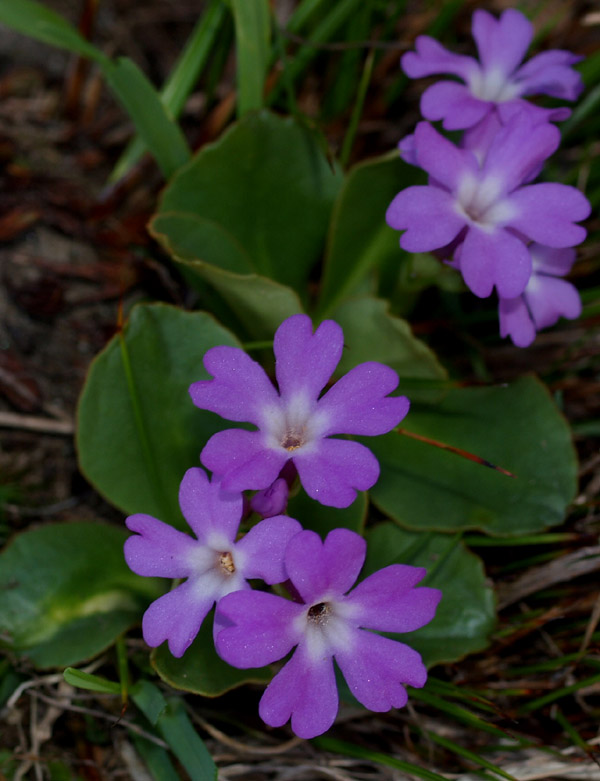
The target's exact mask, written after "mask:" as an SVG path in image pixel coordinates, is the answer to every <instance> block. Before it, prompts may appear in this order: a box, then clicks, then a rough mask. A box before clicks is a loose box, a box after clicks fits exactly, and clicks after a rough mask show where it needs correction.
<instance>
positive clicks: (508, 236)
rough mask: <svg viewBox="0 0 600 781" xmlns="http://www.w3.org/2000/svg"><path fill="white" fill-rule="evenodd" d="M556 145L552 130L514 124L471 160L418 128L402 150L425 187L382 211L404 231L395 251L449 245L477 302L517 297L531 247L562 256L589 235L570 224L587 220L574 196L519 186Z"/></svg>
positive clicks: (467, 152) (518, 120) (555, 187)
mask: <svg viewBox="0 0 600 781" xmlns="http://www.w3.org/2000/svg"><path fill="white" fill-rule="evenodd" d="M559 140H560V134H559V132H558V130H557V129H556V128H555V127H554V125H549V124H547V123H542V124H539V123H538V124H534V123H532V122H531V121H528V120H526V119H524V118H523V117H522V116H513V117H512V118H511V120H510V121H509V122H508V124H506V125H504V126H502V127H500V129H499V130H498V132H497V133H495V135H494V137H493V139H486V141H485V145H486V146H487V149H486V148H485V146H484V145H480V148H479V149H478V150H477V154H476V153H475V152H474V151H473V150H471V149H459V148H457V147H456V146H454V144H452V143H451V142H450V141H448V140H447V139H445V138H444V137H443V136H441V135H440V134H439V133H437V132H436V131H435V130H434V129H433V127H431V125H430V124H429V123H427V122H421V123H419V124H418V125H417V128H416V131H415V134H414V138H413V139H411V140H410V141H409V142H408V143H407V144H406V149H407V153H408V154H409V156H410V157H411V158H412V159H413V160H414V161H415V162H416V163H417V164H418V165H419V166H420V167H421V168H424V169H425V171H427V173H428V174H429V175H430V183H429V185H426V186H416V187H408V188H407V189H405V190H403V191H402V192H400V193H399V194H398V195H397V196H396V197H395V198H394V200H393V201H392V203H391V204H390V206H389V208H388V210H387V214H386V220H387V223H388V225H390V226H391V227H392V228H395V229H396V230H405V231H406V233H404V234H403V235H402V236H401V238H400V246H402V247H403V248H404V249H405V250H408V251H409V252H428V251H430V250H434V249H439V248H442V247H446V246H447V245H450V244H453V247H458V250H457V251H458V253H459V257H460V268H461V271H462V275H463V277H464V280H465V283H466V284H467V286H468V287H469V288H470V289H471V290H472V291H473V293H475V295H477V296H480V297H481V298H484V297H486V296H489V295H490V293H491V292H492V290H493V288H494V286H496V288H497V291H498V295H499V296H501V297H502V298H515V297H516V296H519V295H521V293H522V292H523V291H524V290H525V287H526V285H527V283H528V282H529V278H530V276H531V269H532V266H531V258H530V255H529V250H528V249H527V241H528V240H531V241H534V242H539V243H540V244H544V245H547V246H550V247H555V248H561V247H570V246H573V245H574V244H578V243H579V242H581V241H583V239H584V238H585V235H586V232H585V229H584V228H582V227H581V226H579V225H575V224H574V223H575V222H577V221H578V220H583V219H585V218H586V217H587V216H588V215H589V213H590V205H589V203H588V201H587V199H586V198H585V196H584V195H583V194H582V193H581V192H579V190H577V189H575V188H574V187H569V186H567V185H564V184H556V183H542V184H526V185H524V184H523V183H526V182H529V181H530V180H531V177H532V174H533V173H535V172H536V171H537V170H539V167H540V165H541V163H542V162H543V161H544V160H545V159H546V158H547V157H549V155H551V154H552V152H554V150H555V149H556V147H557V146H558V143H559ZM456 259H458V258H457V256H455V260H456Z"/></svg>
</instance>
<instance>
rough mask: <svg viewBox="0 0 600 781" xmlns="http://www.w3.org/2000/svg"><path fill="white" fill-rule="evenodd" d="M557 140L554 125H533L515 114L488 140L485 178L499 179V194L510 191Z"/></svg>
mask: <svg viewBox="0 0 600 781" xmlns="http://www.w3.org/2000/svg"><path fill="white" fill-rule="evenodd" d="M559 143H560V132H559V130H558V128H556V127H555V126H554V125H550V124H549V123H547V122H545V123H542V124H537V125H536V124H533V123H532V122H531V121H530V120H528V119H526V118H525V119H524V118H523V116H522V115H515V116H514V117H513V118H512V119H511V120H510V122H509V123H508V124H507V125H505V126H503V127H501V128H500V129H499V130H498V132H497V133H496V135H495V136H494V138H493V139H492V142H491V144H490V146H489V148H488V152H487V155H486V157H485V163H484V172H485V177H486V179H487V178H488V177H495V178H496V179H498V181H500V182H502V192H503V193H508V192H512V191H513V190H514V189H515V188H517V187H520V186H521V185H522V184H523V183H524V182H525V181H529V179H530V178H531V172H532V171H538V170H539V167H540V165H541V164H542V163H543V161H544V160H546V158H548V157H550V155H551V154H552V153H553V152H555V151H556V149H557V148H558V145H559Z"/></svg>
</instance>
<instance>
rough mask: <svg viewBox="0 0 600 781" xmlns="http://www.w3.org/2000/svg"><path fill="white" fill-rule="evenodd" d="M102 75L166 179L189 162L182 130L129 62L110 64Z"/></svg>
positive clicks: (136, 68) (188, 152)
mask: <svg viewBox="0 0 600 781" xmlns="http://www.w3.org/2000/svg"><path fill="white" fill-rule="evenodd" d="M102 71H103V73H104V76H105V78H106V81H107V82H108V85H109V86H110V88H111V89H112V90H113V92H114V93H115V95H116V96H117V98H118V99H119V100H120V101H121V103H122V104H123V107H124V108H125V110H126V111H127V113H128V114H129V116H130V117H131V119H132V120H133V123H134V125H135V127H136V129H137V131H138V133H139V134H140V137H141V138H142V139H143V141H144V143H145V144H146V146H147V147H148V149H149V150H150V152H151V153H152V155H153V157H154V158H155V160H156V162H157V163H158V166H159V168H160V170H161V171H162V173H163V175H164V177H165V178H166V179H168V178H169V177H170V176H172V175H173V174H174V173H175V171H176V170H177V169H178V168H180V167H181V166H182V165H184V164H185V163H187V161H188V160H189V159H190V150H189V147H188V145H187V142H186V140H185V138H184V136H183V133H182V132H181V128H180V127H179V125H177V123H176V122H174V121H173V120H172V119H171V117H170V116H169V115H168V114H167V112H166V110H165V108H164V106H163V104H162V102H161V100H160V98H159V96H158V93H157V92H156V90H155V89H154V87H153V86H152V84H151V83H150V82H149V81H148V79H147V77H146V76H145V75H144V74H143V73H142V71H141V70H140V69H139V68H138V66H137V65H136V64H135V63H134V62H133V61H132V60H130V59H129V58H127V57H121V58H120V59H119V60H117V62H116V63H112V62H109V63H108V64H106V65H105V66H104V67H103V68H102Z"/></svg>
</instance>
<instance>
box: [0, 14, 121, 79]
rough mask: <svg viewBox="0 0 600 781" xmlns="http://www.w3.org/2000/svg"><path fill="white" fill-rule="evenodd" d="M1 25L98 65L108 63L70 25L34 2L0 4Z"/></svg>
mask: <svg viewBox="0 0 600 781" xmlns="http://www.w3.org/2000/svg"><path fill="white" fill-rule="evenodd" d="M0 22H2V24H5V25H6V26H7V27H11V28H12V29H13V30H16V31H17V32H19V33H22V34H23V35H26V36H27V37H29V38H34V39H35V40H36V41H42V42H43V43H48V44H50V45H51V46H58V47H59V48H60V49H67V50H68V51H70V52H74V53H75V54H79V55H81V56H82V57H89V58H90V59H91V60H94V61H95V62H97V63H99V64H100V65H104V64H106V63H108V62H110V60H109V59H108V57H106V56H105V55H104V54H102V52H101V51H100V50H99V49H97V48H96V47H95V46H93V45H92V44H91V43H90V42H89V41H86V39H85V38H84V37H83V36H82V35H80V34H79V32H78V31H77V30H76V29H75V27H73V25H72V24H71V23H70V22H68V21H67V20H66V19H64V18H63V17H62V16H60V15H59V14H57V13H55V12H54V11H52V10H51V9H50V8H46V6H44V5H42V4H41V3H36V2H34V0H17V2H15V0H0Z"/></svg>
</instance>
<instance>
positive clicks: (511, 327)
mask: <svg viewBox="0 0 600 781" xmlns="http://www.w3.org/2000/svg"><path fill="white" fill-rule="evenodd" d="M529 251H530V254H531V258H532V261H533V273H532V275H531V279H530V280H529V282H528V284H527V287H526V288H525V291H524V292H523V294H522V295H520V296H518V297H517V298H511V299H506V298H501V299H500V304H499V307H498V314H499V317H500V335H501V336H510V338H511V339H512V341H513V342H514V344H515V345H516V346H517V347H528V346H529V345H530V344H531V343H532V342H533V340H534V339H535V334H536V331H540V330H541V329H542V328H548V327H549V326H551V325H554V323H556V322H557V320H558V318H559V317H566V318H568V319H570V320H573V319H575V318H576V317H579V315H580V314H581V299H580V298H579V293H578V292H577V290H576V288H575V287H574V286H573V285H571V283H570V282H566V281H565V280H564V279H561V277H563V276H565V274H568V273H569V271H570V270H571V266H572V265H573V263H574V262H575V250H573V249H552V248H551V247H543V246H541V245H539V244H532V245H531V246H530V247H529Z"/></svg>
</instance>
